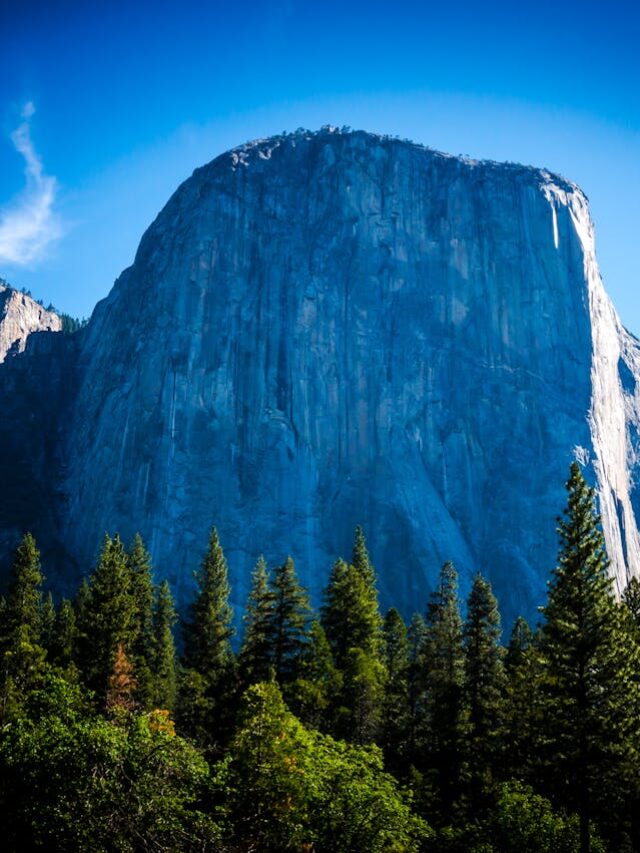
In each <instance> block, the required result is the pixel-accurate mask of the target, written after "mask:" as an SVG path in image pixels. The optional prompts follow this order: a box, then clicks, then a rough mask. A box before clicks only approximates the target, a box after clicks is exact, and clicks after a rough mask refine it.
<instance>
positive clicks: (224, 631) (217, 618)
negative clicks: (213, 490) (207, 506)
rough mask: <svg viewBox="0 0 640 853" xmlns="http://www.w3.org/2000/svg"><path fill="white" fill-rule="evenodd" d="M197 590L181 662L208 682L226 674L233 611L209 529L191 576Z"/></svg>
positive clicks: (225, 573)
mask: <svg viewBox="0 0 640 853" xmlns="http://www.w3.org/2000/svg"><path fill="white" fill-rule="evenodd" d="M195 578H196V582H197V585H198V591H197V594H196V598H195V601H194V602H193V604H192V605H191V611H190V620H189V621H188V622H187V623H186V624H185V626H184V640H185V662H186V665H187V666H188V667H190V668H191V669H194V670H196V672H199V673H200V674H201V675H202V676H203V677H204V678H205V679H206V680H207V681H208V682H209V683H211V684H213V683H215V682H216V681H217V680H218V678H219V676H221V675H223V674H226V673H227V672H228V669H229V667H230V666H231V665H232V663H233V653H232V651H231V642H230V641H231V637H232V636H233V634H234V629H233V624H232V621H233V611H232V610H231V606H230V605H229V594H230V587H229V570H228V568H227V561H226V559H225V556H224V553H223V550H222V546H221V545H220V539H219V537H218V531H217V530H216V528H215V527H212V528H211V532H210V534H209V545H208V548H207V551H206V553H205V555H204V558H203V560H202V564H201V566H200V570H199V571H198V572H196V574H195Z"/></svg>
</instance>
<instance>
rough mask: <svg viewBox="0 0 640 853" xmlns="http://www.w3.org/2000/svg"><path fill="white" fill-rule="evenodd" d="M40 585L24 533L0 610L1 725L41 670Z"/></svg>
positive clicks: (35, 557)
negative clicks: (0, 663) (0, 618)
mask: <svg viewBox="0 0 640 853" xmlns="http://www.w3.org/2000/svg"><path fill="white" fill-rule="evenodd" d="M42 582H43V576H42V572H41V570H40V552H39V551H38V548H37V547H36V543H35V539H34V538H33V536H32V535H31V534H30V533H27V534H25V536H24V537H23V538H22V541H21V542H20V544H19V546H18V548H17V550H16V553H15V558H14V560H13V564H12V568H11V581H10V585H9V592H8V595H7V599H6V601H5V603H4V606H3V608H2V624H1V625H0V641H1V645H0V651H1V654H2V674H1V682H0V686H1V690H2V693H1V695H0V724H3V723H5V722H6V721H8V720H11V719H12V718H14V717H16V716H17V715H18V714H19V713H20V707H21V703H22V699H23V696H24V695H25V694H26V693H27V692H28V690H29V689H30V688H31V687H32V686H33V685H34V684H35V683H36V681H37V679H38V677H39V676H40V674H41V672H42V670H43V667H44V661H45V656H46V651H45V649H44V647H43V645H42V629H43V621H44V620H43V612H44V611H43V602H42Z"/></svg>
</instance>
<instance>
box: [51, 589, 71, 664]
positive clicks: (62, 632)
mask: <svg viewBox="0 0 640 853" xmlns="http://www.w3.org/2000/svg"><path fill="white" fill-rule="evenodd" d="M76 639H77V629H76V614H75V610H74V608H73V605H72V604H71V602H70V601H69V600H68V599H66V598H63V599H62V601H61V602H60V607H59V608H58V612H57V613H56V619H55V622H54V625H53V633H52V640H51V659H52V661H53V662H54V663H56V664H57V665H58V666H61V667H63V668H65V669H66V668H68V667H69V666H71V664H72V662H73V659H74V652H75V646H76Z"/></svg>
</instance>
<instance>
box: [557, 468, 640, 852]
mask: <svg viewBox="0 0 640 853" xmlns="http://www.w3.org/2000/svg"><path fill="white" fill-rule="evenodd" d="M566 488H567V493H568V500H567V506H566V509H565V511H564V518H561V519H558V534H559V537H560V551H559V559H558V565H557V567H556V568H555V569H554V571H553V575H552V580H551V583H550V588H549V599H548V604H547V606H546V607H545V608H544V617H545V623H544V626H543V633H542V653H543V657H544V664H545V669H546V678H545V681H544V690H545V698H546V702H545V709H544V710H545V724H546V728H547V733H546V734H547V739H548V745H549V753H548V765H547V779H548V782H549V784H550V786H551V789H552V792H553V793H554V794H555V796H556V797H557V799H558V800H559V801H560V802H561V803H562V804H563V805H565V806H568V807H569V808H571V809H575V810H576V811H577V812H578V815H579V817H580V837H581V851H582V853H588V851H589V846H590V839H589V821H590V820H596V821H597V822H598V823H599V825H600V826H601V827H602V828H603V829H604V830H605V832H606V833H607V834H608V835H609V838H610V842H611V843H612V844H613V845H614V846H615V849H618V850H621V849H623V847H624V844H625V841H624V838H623V835H622V834H621V833H620V827H617V830H616V831H614V830H613V829H612V827H610V826H609V825H608V816H609V815H610V814H611V813H612V812H613V813H616V812H618V813H620V812H621V811H623V808H622V803H621V802H620V800H621V798H623V797H624V796H625V791H626V790H627V789H628V787H629V784H630V781H631V775H630V774H632V772H633V771H634V769H637V760H638V759H637V744H638V718H639V711H640V708H639V704H638V688H637V684H636V683H635V678H634V676H635V673H634V669H637V664H638V655H637V646H636V643H635V642H634V641H633V640H630V638H629V635H628V632H625V630H624V624H623V620H622V619H621V610H620V608H618V607H617V606H616V604H615V602H614V599H613V596H612V592H611V579H610V577H609V576H608V573H607V567H608V561H607V556H606V553H605V544H604V537H603V535H602V532H601V529H600V519H599V517H598V516H597V515H596V512H595V492H594V490H593V489H592V488H590V487H589V486H588V485H587V483H586V482H585V480H584V477H583V475H582V472H581V470H580V467H579V465H578V464H577V463H575V462H574V463H573V464H572V465H571V472H570V477H569V480H568V482H567V484H566ZM632 762H633V763H635V768H633V767H632Z"/></svg>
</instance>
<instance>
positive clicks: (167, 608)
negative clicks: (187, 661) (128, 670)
mask: <svg viewBox="0 0 640 853" xmlns="http://www.w3.org/2000/svg"><path fill="white" fill-rule="evenodd" d="M176 619H177V615H176V611H175V607H174V605H173V596H172V595H171V588H170V587H169V581H167V580H163V581H162V583H161V584H160V586H159V587H158V590H157V594H156V600H155V607H154V613H153V658H152V667H151V670H152V674H153V704H154V705H155V707H156V708H163V709H165V710H167V711H172V710H173V707H174V704H175V701H176V692H177V688H178V674H177V662H176V648H175V643H174V639H173V626H174V624H175V622H176Z"/></svg>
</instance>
